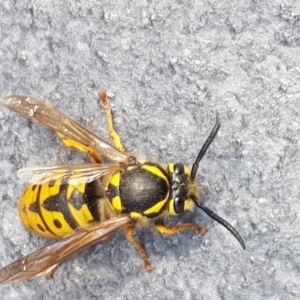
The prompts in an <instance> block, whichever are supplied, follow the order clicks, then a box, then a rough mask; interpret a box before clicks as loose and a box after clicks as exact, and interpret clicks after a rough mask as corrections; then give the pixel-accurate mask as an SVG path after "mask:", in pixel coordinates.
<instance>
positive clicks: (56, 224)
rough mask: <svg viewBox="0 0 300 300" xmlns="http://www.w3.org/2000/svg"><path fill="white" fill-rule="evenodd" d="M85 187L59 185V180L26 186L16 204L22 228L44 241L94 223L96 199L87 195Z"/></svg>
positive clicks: (96, 212)
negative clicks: (34, 233)
mask: <svg viewBox="0 0 300 300" xmlns="http://www.w3.org/2000/svg"><path fill="white" fill-rule="evenodd" d="M88 185H89V184H85V183H83V184H78V185H70V184H61V181H60V180H57V181H54V182H49V183H45V184H42V185H29V186H28V187H27V188H26V189H25V191H24V192H23V194H22V196H21V198H20V201H19V213H20V216H21V219H22V221H23V223H24V225H25V226H26V227H28V228H29V229H31V230H33V231H34V232H36V233H38V234H40V235H42V236H46V237H62V236H65V235H67V234H70V233H72V232H73V231H74V230H75V229H76V228H78V227H84V226H86V225H87V224H88V223H89V222H91V221H94V220H98V218H99V217H98V205H97V200H98V199H97V198H96V197H95V196H94V195H92V194H91V195H90V196H91V197H89V193H88V192H87V188H88V187H89V186H88Z"/></svg>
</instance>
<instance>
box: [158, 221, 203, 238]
mask: <svg viewBox="0 0 300 300" xmlns="http://www.w3.org/2000/svg"><path fill="white" fill-rule="evenodd" d="M155 227H156V228H157V230H158V231H159V232H160V233H162V234H170V235H171V234H174V233H177V232H179V231H182V230H192V231H195V232H197V233H200V234H202V235H204V234H205V233H206V232H207V228H206V227H204V226H199V225H196V224H193V223H187V224H177V225H174V226H172V227H167V226H166V225H165V224H164V223H159V224H155Z"/></svg>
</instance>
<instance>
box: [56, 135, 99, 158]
mask: <svg viewBox="0 0 300 300" xmlns="http://www.w3.org/2000/svg"><path fill="white" fill-rule="evenodd" d="M56 134H57V135H58V136H59V137H60V138H61V140H62V142H63V144H64V145H65V146H66V147H70V148H73V149H76V150H79V151H83V152H87V153H88V154H89V155H90V156H91V157H92V159H93V160H94V162H95V163H98V164H100V163H101V159H100V157H99V155H98V153H97V152H96V151H94V150H93V149H91V148H89V147H87V146H85V145H83V144H81V143H80V142H77V141H73V140H71V139H69V138H67V137H66V136H64V135H63V134H62V133H60V132H58V131H56Z"/></svg>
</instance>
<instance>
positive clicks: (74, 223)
mask: <svg viewBox="0 0 300 300" xmlns="http://www.w3.org/2000/svg"><path fill="white" fill-rule="evenodd" d="M99 99H100V102H101V104H102V106H103V107H104V110H105V112H106V117H107V122H108V127H109V132H110V137H111V139H112V141H113V142H114V146H113V145H111V144H109V143H108V142H106V141H105V140H104V139H102V138H101V137H99V136H97V135H95V134H94V133H92V132H91V131H89V130H88V129H86V128H85V127H83V126H82V125H80V124H78V123H77V122H75V121H73V120H72V119H70V118H69V117H67V116H66V115H65V114H63V113H62V112H60V111H59V110H58V109H56V108H55V107H53V106H52V105H50V104H49V103H48V102H45V101H43V100H40V99H37V98H34V97H31V96H18V95H12V96H8V97H2V98H0V103H1V104H2V105H4V106H6V107H8V108H10V109H11V110H13V111H15V112H17V113H19V114H20V115H21V116H23V117H26V118H28V119H30V120H33V121H38V122H40V123H42V124H43V125H45V126H47V127H48V128H50V129H52V130H54V132H55V133H56V134H57V135H58V136H59V137H60V138H61V139H62V142H63V144H64V145H65V146H67V147H71V148H74V149H77V150H79V151H83V152H86V153H88V154H89V155H90V156H91V158H92V163H89V164H75V165H58V166H48V167H36V168H24V169H21V170H20V171H19V172H18V175H19V177H20V178H21V179H23V180H25V181H27V182H29V183H30V184H29V185H28V186H27V187H26V189H25V191H24V192H23V194H22V195H21V197H20V200H19V205H18V208H19V213H20V217H21V219H22V221H23V223H24V225H25V226H26V227H27V228H28V229H30V230H32V231H34V232H35V233H38V234H40V235H42V236H45V237H51V238H61V239H59V240H58V241H57V242H55V243H53V244H51V245H49V246H46V247H44V248H41V249H39V250H37V251H35V252H33V253H31V254H29V255H27V256H24V257H23V258H21V259H19V260H18V261H16V262H14V263H12V264H10V265H8V266H6V267H4V268H3V269H1V270H0V283H2V284H8V283H16V282H20V281H23V280H27V279H30V278H32V277H35V276H37V275H40V274H45V275H46V276H48V277H50V276H51V275H52V274H53V272H54V271H55V269H56V267H57V266H58V265H59V264H60V263H61V262H63V261H64V260H65V259H66V258H68V257H69V256H71V255H72V254H74V253H76V252H78V251H80V250H82V249H85V248H87V247H89V246H90V245H92V244H95V243H97V242H99V241H102V240H105V239H106V238H108V237H109V235H110V234H112V233H113V232H115V231H117V230H120V229H123V230H124V231H125V234H126V237H127V239H128V241H129V242H130V243H131V244H133V246H134V247H135V248H136V249H137V251H138V252H139V254H140V256H141V257H142V259H143V261H144V265H145V268H146V270H147V271H150V270H151V269H152V266H151V263H150V260H149V257H148V255H147V253H146V251H145V249H144V248H143V246H142V245H141V244H140V243H139V242H138V241H137V240H136V239H135V237H134V229H135V228H136V226H138V225H142V226H144V225H147V224H148V223H149V224H152V225H154V226H155V227H156V228H157V230H158V231H159V232H161V233H162V234H174V233H176V232H179V231H181V230H193V231H195V232H197V233H201V234H205V233H206V232H207V229H206V227H204V226H199V225H195V224H193V223H188V224H176V225H174V226H172V227H167V226H166V225H165V223H164V220H165V218H166V217H168V216H170V215H180V214H183V213H184V212H187V211H191V210H192V209H193V207H194V206H195V205H196V206H197V207H199V208H201V209H202V210H204V211H205V212H206V213H207V214H208V215H209V216H210V217H212V218H213V219H214V220H216V221H217V222H219V223H220V224H222V225H223V226H224V227H226V228H227V229H228V230H229V231H230V232H231V233H232V234H233V235H234V236H235V238H236V239H237V240H238V241H239V243H240V244H241V246H242V247H243V249H245V243H244V241H243V239H242V237H241V236H240V234H239V233H238V232H237V231H236V230H235V229H234V228H233V227H232V226H231V225H230V224H229V223H228V222H226V221H225V220H223V219H222V218H221V217H219V216H218V215H216V214H215V213H214V212H212V211H211V210H210V209H208V208H207V207H205V206H204V205H203V203H202V201H201V200H200V193H199V189H198V186H197V184H196V182H195V178H196V175H197V171H198V167H199V163H200V161H201V159H202V158H203V156H204V154H205V153H206V151H207V149H208V148H209V146H210V144H211V143H212V141H213V139H214V138H215V136H216V135H217V132H218V130H219V128H220V119H219V115H218V113H217V116H216V123H215V126H214V128H213V130H212V131H211V133H210V135H209V137H208V138H207V140H206V142H205V143H204V145H203V147H202V148H201V150H200V152H199V154H198V156H197V158H196V161H195V162H194V164H193V166H192V168H191V169H190V168H189V167H187V166H185V165H183V164H182V163H173V164H169V165H168V166H167V167H166V168H163V167H162V166H160V165H158V164H155V163H152V162H140V161H138V160H137V159H136V157H135V156H134V155H132V154H130V153H128V152H126V151H125V150H124V148H123V146H122V143H121V141H120V138H119V136H118V134H117V132H116V131H115V130H114V126H113V119H112V114H111V108H110V104H109V102H108V99H107V97H106V94H105V93H104V92H100V93H99ZM104 161H105V163H104Z"/></svg>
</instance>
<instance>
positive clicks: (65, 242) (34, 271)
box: [0, 215, 132, 284]
mask: <svg viewBox="0 0 300 300" xmlns="http://www.w3.org/2000/svg"><path fill="white" fill-rule="evenodd" d="M131 223H132V220H131V219H130V218H129V217H127V216H124V215H123V216H119V217H115V218H112V219H109V220H106V221H104V222H102V223H93V224H90V225H89V226H88V227H85V228H83V229H80V230H79V231H76V232H75V233H74V234H72V235H69V236H67V237H65V238H63V239H61V240H59V241H58V242H55V243H53V244H51V245H49V246H46V247H43V248H41V249H39V250H37V251H35V252H33V253H31V254H29V255H26V256H24V257H22V258H21V259H19V260H17V261H16V262H13V263H12V264H10V265H8V266H6V267H4V268H3V269H1V270H0V284H11V283H17V282H20V281H24V280H28V279H30V278H33V277H35V276H38V275H41V274H45V275H46V276H49V275H50V276H51V275H52V273H53V272H54V270H55V269H56V267H57V266H58V265H59V264H60V263H62V262H63V261H64V260H66V259H67V258H69V257H70V256H72V255H73V254H75V253H77V252H79V251H81V250H83V249H85V248H88V247H89V246H91V245H93V244H96V243H98V242H100V241H102V240H105V239H107V238H108V237H109V236H110V234H112V233H113V232H115V231H117V230H120V229H123V228H126V227H127V226H129V225H130V224H131Z"/></svg>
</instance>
